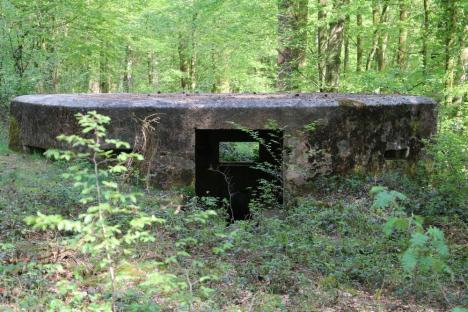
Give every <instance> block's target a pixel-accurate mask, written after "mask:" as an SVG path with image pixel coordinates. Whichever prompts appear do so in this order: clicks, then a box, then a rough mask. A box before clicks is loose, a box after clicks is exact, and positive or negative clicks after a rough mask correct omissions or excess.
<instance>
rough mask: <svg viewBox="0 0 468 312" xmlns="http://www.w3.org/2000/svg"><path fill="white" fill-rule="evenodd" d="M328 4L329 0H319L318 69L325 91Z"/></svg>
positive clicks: (321, 88) (320, 85)
mask: <svg viewBox="0 0 468 312" xmlns="http://www.w3.org/2000/svg"><path fill="white" fill-rule="evenodd" d="M327 4H328V1H327V0H318V5H319V10H318V13H317V17H318V29H317V69H318V80H319V88H320V91H323V86H324V83H325V64H326V50H327V40H328V39H327V24H326V19H327V13H326V11H325V8H326V6H327Z"/></svg>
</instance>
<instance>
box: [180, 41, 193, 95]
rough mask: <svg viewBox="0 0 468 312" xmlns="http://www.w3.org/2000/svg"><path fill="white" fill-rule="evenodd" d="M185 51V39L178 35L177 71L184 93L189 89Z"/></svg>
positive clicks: (186, 48)
mask: <svg viewBox="0 0 468 312" xmlns="http://www.w3.org/2000/svg"><path fill="white" fill-rule="evenodd" d="M187 50H188V46H187V39H186V38H185V37H184V36H182V35H179V46H178V54H179V70H180V73H181V77H180V87H181V88H182V90H184V91H187V90H188V89H189V87H190V81H189V79H190V74H189V60H188V51H187Z"/></svg>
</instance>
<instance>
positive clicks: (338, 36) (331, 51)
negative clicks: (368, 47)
mask: <svg viewBox="0 0 468 312" xmlns="http://www.w3.org/2000/svg"><path fill="white" fill-rule="evenodd" d="M342 5H343V0H337V1H336V2H335V3H334V6H333V7H334V9H335V11H336V12H339V11H340V10H341V6H342ZM338 14H339V16H338V17H337V19H336V20H335V21H333V22H332V23H330V32H329V36H328V43H327V63H326V69H325V90H326V91H329V92H336V91H338V86H339V79H340V64H341V49H342V46H343V32H344V21H345V18H344V16H342V15H341V13H338Z"/></svg>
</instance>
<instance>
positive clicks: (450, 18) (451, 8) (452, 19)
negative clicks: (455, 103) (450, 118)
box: [444, 0, 457, 104]
mask: <svg viewBox="0 0 468 312" xmlns="http://www.w3.org/2000/svg"><path fill="white" fill-rule="evenodd" d="M454 1H455V0H446V1H445V3H444V6H445V49H444V50H445V92H446V98H445V101H446V103H447V104H450V103H452V94H451V92H452V89H453V84H454V63H455V60H454V57H453V49H454V44H455V29H456V23H457V14H456V9H455V3H454Z"/></svg>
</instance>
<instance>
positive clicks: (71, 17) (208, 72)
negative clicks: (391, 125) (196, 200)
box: [0, 0, 468, 104]
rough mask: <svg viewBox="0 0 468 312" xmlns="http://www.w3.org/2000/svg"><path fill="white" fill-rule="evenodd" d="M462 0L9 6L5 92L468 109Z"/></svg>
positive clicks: (83, 1)
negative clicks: (344, 95)
mask: <svg viewBox="0 0 468 312" xmlns="http://www.w3.org/2000/svg"><path fill="white" fill-rule="evenodd" d="M466 6H467V4H466V2H465V1H458V0H448V1H442V0H398V1H397V0H392V1H390V0H373V1H361V0H309V1H308V0H259V1H250V0H223V1H221V0H138V1H133V0H132V1H129V0H122V1H110V0H64V1H47V0H37V1H29V0H2V1H1V2H0V27H1V29H2V32H1V33H0V60H1V61H0V94H1V96H2V98H3V100H4V101H7V99H9V98H10V97H11V96H13V95H17V94H25V93H36V92H39V93H70V92H150V93H155V92H177V91H187V92H195V91H197V92H272V91H282V90H286V91H289V90H297V91H341V92H378V93H380V92H383V93H412V94H423V95H429V96H433V97H436V98H437V99H439V100H443V101H445V102H447V103H451V102H456V103H458V104H459V103H461V98H462V96H463V94H465V93H466V91H467V90H466V83H465V81H466V70H467V62H468V60H467V58H468V50H467V48H466V34H467V31H468V30H467V26H466V20H467V17H466Z"/></svg>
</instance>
